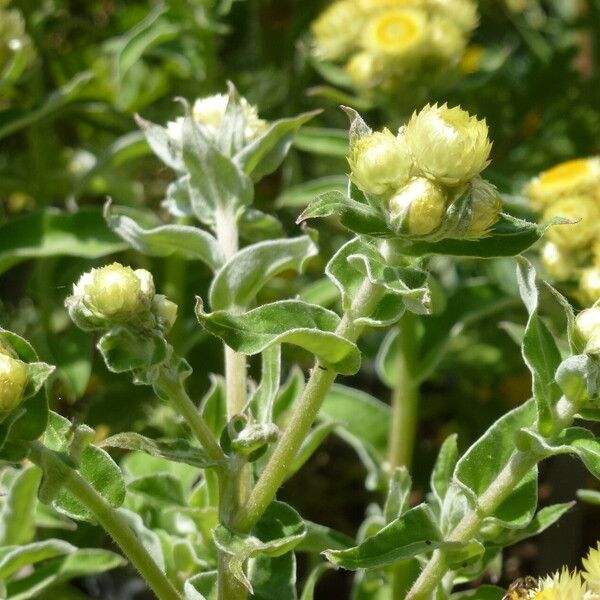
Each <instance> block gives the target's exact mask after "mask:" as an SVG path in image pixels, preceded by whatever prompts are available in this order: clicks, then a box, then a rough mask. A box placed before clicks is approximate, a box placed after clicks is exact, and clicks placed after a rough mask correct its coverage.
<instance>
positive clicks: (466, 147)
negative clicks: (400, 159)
mask: <svg viewBox="0 0 600 600" xmlns="http://www.w3.org/2000/svg"><path fill="white" fill-rule="evenodd" d="M405 137H406V143H407V144H408V147H409V149H410V152H411V154H412V156H413V159H414V161H415V165H416V167H417V170H418V171H420V172H421V174H423V175H424V176H425V177H429V178H430V179H433V180H437V181H439V182H440V183H443V184H446V185H458V184H461V183H466V182H468V181H470V180H471V179H473V177H475V176H476V175H478V174H479V173H480V172H481V171H482V170H483V169H485V167H487V165H488V164H489V160H488V158H489V155H490V150H491V148H492V144H491V143H490V140H489V138H488V128H487V125H486V122H485V120H479V119H477V117H473V116H471V115H470V114H469V113H468V112H466V111H464V110H463V109H462V108H460V107H459V106H455V107H453V108H448V106H447V105H446V104H444V105H443V106H438V105H437V104H434V105H433V106H432V105H429V104H428V105H427V106H425V108H423V109H422V110H421V111H420V112H419V113H416V112H415V113H413V115H412V117H411V119H410V121H409V122H408V125H407V126H406V128H405Z"/></svg>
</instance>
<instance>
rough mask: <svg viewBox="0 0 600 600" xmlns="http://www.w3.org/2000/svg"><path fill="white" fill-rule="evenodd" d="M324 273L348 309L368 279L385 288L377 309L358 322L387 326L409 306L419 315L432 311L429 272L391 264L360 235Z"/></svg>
mask: <svg viewBox="0 0 600 600" xmlns="http://www.w3.org/2000/svg"><path fill="white" fill-rule="evenodd" d="M325 273H326V274H327V276H328V277H329V279H331V281H332V282H333V283H334V284H335V285H336V286H337V288H338V289H339V290H340V293H341V295H342V306H343V307H344V310H349V308H350V306H351V305H352V301H353V299H354V298H355V296H356V295H357V293H358V291H359V289H360V287H361V285H363V282H364V280H365V278H367V279H368V280H369V281H370V282H371V283H373V284H376V285H379V286H381V287H383V288H384V289H385V295H384V296H383V298H382V300H381V301H380V302H379V304H378V306H377V308H376V309H375V310H374V312H373V313H372V314H371V315H369V316H368V317H363V318H361V319H357V322H358V323H362V324H365V325H370V326H373V327H387V326H389V325H391V324H393V323H395V322H396V321H398V319H400V317H401V316H402V315H403V314H404V312H405V310H406V309H408V310H410V311H412V312H415V313H418V314H426V313H427V312H428V311H429V308H430V303H431V297H430V293H429V288H428V286H427V281H428V275H427V273H426V272H425V271H422V270H420V269H415V268H409V267H404V268H397V267H389V266H388V265H387V264H386V262H385V259H384V258H383V257H382V256H381V254H380V253H379V252H378V251H377V250H376V249H375V248H374V247H372V246H371V245H370V244H368V243H367V242H366V241H364V240H363V239H361V238H354V239H353V240H350V241H349V242H346V244H344V245H343V246H342V247H341V248H340V249H339V250H338V251H337V252H336V254H335V255H334V256H333V257H332V258H331V260H330V261H329V262H328V263H327V267H326V269H325Z"/></svg>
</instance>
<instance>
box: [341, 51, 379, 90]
mask: <svg viewBox="0 0 600 600" xmlns="http://www.w3.org/2000/svg"><path fill="white" fill-rule="evenodd" d="M346 72H347V73H348V75H350V77H351V78H352V81H353V82H354V85H356V86H358V87H364V88H368V87H374V86H375V85H377V84H378V83H379V81H380V80H381V74H382V68H381V65H380V61H379V60H378V59H377V57H376V56H374V55H373V54H371V53H370V52H367V51H363V52H358V53H357V54H355V55H354V56H353V57H352V58H351V59H350V60H349V61H348V64H347V65H346Z"/></svg>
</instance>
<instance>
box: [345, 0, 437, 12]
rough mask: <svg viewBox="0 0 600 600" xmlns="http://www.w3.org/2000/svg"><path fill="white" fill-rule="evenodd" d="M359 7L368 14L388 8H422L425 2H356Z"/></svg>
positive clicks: (415, 0) (422, 0) (398, 0)
mask: <svg viewBox="0 0 600 600" xmlns="http://www.w3.org/2000/svg"><path fill="white" fill-rule="evenodd" d="M355 2H356V4H357V5H358V7H359V8H360V9H361V10H363V11H365V12H368V13H373V12H374V11H378V10H383V9H388V8H406V7H412V6H422V5H423V4H424V3H425V0H355Z"/></svg>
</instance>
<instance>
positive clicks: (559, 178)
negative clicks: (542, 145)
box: [525, 157, 600, 209]
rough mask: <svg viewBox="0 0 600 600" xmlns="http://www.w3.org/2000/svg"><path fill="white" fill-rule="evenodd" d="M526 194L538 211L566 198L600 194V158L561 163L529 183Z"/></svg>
mask: <svg viewBox="0 0 600 600" xmlns="http://www.w3.org/2000/svg"><path fill="white" fill-rule="evenodd" d="M525 193H526V194H527V196H529V198H530V200H531V202H532V204H533V205H534V206H535V207H536V208H538V209H540V208H543V207H545V206H547V205H548V204H551V203H552V202H555V201H556V200H559V199H560V198H563V197H565V196H571V195H585V194H594V193H600V158H598V157H593V158H578V159H575V160H569V161H567V162H563V163H560V164H559V165H556V166H554V167H552V168H551V169H548V170H547V171H544V172H543V173H540V175H538V176H537V177H535V178H534V179H533V180H532V181H531V182H529V184H528V185H527V186H526V187H525Z"/></svg>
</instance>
